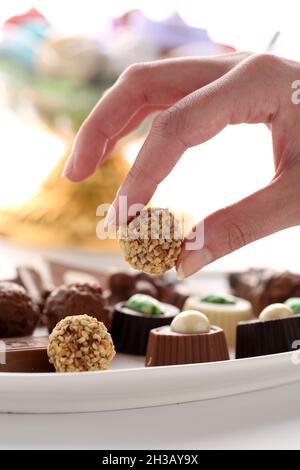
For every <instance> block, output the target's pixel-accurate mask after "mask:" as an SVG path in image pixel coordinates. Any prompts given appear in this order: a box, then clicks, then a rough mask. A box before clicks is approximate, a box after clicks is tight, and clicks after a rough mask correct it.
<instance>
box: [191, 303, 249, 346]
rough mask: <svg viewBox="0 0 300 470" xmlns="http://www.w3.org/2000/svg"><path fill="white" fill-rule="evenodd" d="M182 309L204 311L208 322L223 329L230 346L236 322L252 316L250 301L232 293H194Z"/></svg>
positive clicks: (233, 340) (233, 343) (234, 338)
mask: <svg viewBox="0 0 300 470" xmlns="http://www.w3.org/2000/svg"><path fill="white" fill-rule="evenodd" d="M183 310H198V311H199V312H202V313H204V314H205V315H206V316H207V317H208V319H209V321H210V323H212V324H213V325H218V326H219V327H220V328H222V330H224V333H225V336H226V340H227V343H228V346H229V347H232V348H234V347H235V342H236V326H237V324H238V323H239V322H240V321H245V320H250V319H252V318H253V313H252V306H251V303H250V302H249V301H248V300H244V299H241V298H239V297H234V296H232V295H216V294H209V295H203V296H199V295H198V296H197V295H194V296H191V297H189V298H188V299H187V300H186V301H185V303H184V306H183Z"/></svg>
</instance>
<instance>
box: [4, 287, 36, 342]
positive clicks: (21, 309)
mask: <svg viewBox="0 0 300 470" xmlns="http://www.w3.org/2000/svg"><path fill="white" fill-rule="evenodd" d="M38 318H39V307H38V305H37V304H36V303H35V302H34V301H33V300H32V299H31V297H29V296H28V295H27V294H26V291H25V289H24V288H23V287H22V286H20V285H19V284H16V283H14V282H0V338H8V337H12V336H27V335H30V334H31V333H32V332H33V330H34V328H35V326H36V324H37V321H38Z"/></svg>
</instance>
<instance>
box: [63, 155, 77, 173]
mask: <svg viewBox="0 0 300 470" xmlns="http://www.w3.org/2000/svg"><path fill="white" fill-rule="evenodd" d="M73 161H74V156H73V154H72V153H71V155H70V156H69V158H68V160H67V161H66V163H65V166H64V169H63V171H62V174H61V177H62V178H68V177H69V176H71V175H72V173H73Z"/></svg>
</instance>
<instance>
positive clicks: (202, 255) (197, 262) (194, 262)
mask: <svg viewBox="0 0 300 470" xmlns="http://www.w3.org/2000/svg"><path fill="white" fill-rule="evenodd" d="M212 261H213V255H212V254H211V252H210V251H209V250H208V249H207V248H202V250H200V251H190V252H189V253H188V254H187V255H186V256H185V257H183V259H182V260H181V261H180V262H179V264H178V266H177V277H178V279H180V280H183V279H185V278H186V277H188V276H191V275H192V274H194V273H195V272H197V271H199V269H201V268H203V267H204V266H206V265H207V264H209V263H211V262H212Z"/></svg>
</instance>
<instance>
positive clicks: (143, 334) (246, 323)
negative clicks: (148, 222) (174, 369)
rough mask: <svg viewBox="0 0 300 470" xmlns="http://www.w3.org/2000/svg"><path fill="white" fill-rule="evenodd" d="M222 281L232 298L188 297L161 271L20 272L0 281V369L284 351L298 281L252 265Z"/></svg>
mask: <svg viewBox="0 0 300 470" xmlns="http://www.w3.org/2000/svg"><path fill="white" fill-rule="evenodd" d="M229 283H230V286H231V290H232V293H233V294H234V295H224V294H219V293H211V294H206V295H199V292H198V294H196V295H195V293H193V294H194V295H190V294H191V293H190V292H189V291H188V290H187V289H185V286H184V285H182V284H180V283H178V282H177V281H173V280H172V278H171V277H169V276H167V275H164V276H149V275H147V274H145V273H138V274H136V273H131V272H123V271H115V272H113V273H110V274H106V273H105V272H100V271H96V270H86V269H84V270H83V269H82V268H79V267H78V266H72V265H65V264H63V263H57V262H53V261H49V262H44V263H43V265H42V267H39V268H33V267H31V266H30V267H26V266H20V267H18V269H17V273H16V276H15V278H14V279H11V280H9V281H8V280H6V281H1V282H0V339H1V341H0V372H53V371H54V370H56V371H57V372H81V371H87V370H95V371H99V370H106V369H107V368H108V366H109V364H110V361H111V360H112V359H113V357H114V355H115V350H116V351H117V352H119V353H125V354H133V355H140V356H145V366H147V367H149V366H165V365H179V364H192V363H201V362H211V361H226V360H228V359H229V351H228V346H229V347H231V348H235V351H236V358H237V359H241V358H247V357H254V356H262V355H267V354H276V353H281V352H287V351H291V350H293V349H294V344H295V341H297V340H298V339H299V335H300V276H299V275H297V274H293V273H289V272H284V273H277V272H274V271H271V270H254V269H252V270H249V271H247V272H244V273H234V274H231V275H230V277H229ZM182 310H183V311H182ZM257 317H258V318H257ZM39 325H43V326H44V327H47V329H48V332H49V334H50V337H49V338H48V336H44V337H36V336H33V334H34V330H35V328H36V326H39Z"/></svg>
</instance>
